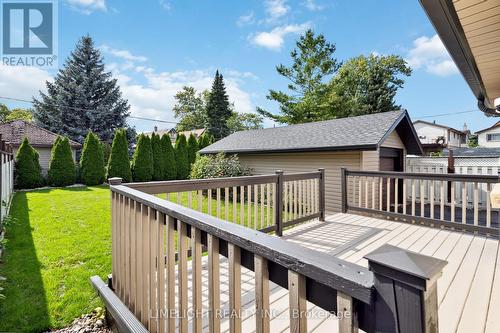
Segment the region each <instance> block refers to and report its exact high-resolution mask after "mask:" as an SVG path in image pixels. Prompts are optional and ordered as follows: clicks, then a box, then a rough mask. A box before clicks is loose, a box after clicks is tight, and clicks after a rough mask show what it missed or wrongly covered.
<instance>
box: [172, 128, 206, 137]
mask: <svg viewBox="0 0 500 333" xmlns="http://www.w3.org/2000/svg"><path fill="white" fill-rule="evenodd" d="M203 133H205V128H198V129H194V130H191V131H182V132H179V133H177V134H178V135H184V136H186V138H188V137H189V136H190V135H191V134H194V136H195V137H197V138H199V137H200V136H202V135H203Z"/></svg>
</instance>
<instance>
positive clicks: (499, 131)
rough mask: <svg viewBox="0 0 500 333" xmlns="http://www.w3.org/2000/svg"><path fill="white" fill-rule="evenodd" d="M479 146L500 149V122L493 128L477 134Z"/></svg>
mask: <svg viewBox="0 0 500 333" xmlns="http://www.w3.org/2000/svg"><path fill="white" fill-rule="evenodd" d="M476 135H477V144H478V145H479V146H480V147H488V148H500V121H498V122H496V123H495V124H494V125H493V126H490V127H488V128H485V129H482V130H480V131H477V132H476Z"/></svg>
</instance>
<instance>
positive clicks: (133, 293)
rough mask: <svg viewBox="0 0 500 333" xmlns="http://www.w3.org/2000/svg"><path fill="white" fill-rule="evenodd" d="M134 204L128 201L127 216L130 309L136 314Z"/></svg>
mask: <svg viewBox="0 0 500 333" xmlns="http://www.w3.org/2000/svg"><path fill="white" fill-rule="evenodd" d="M135 205H136V202H135V201H133V200H132V199H130V202H129V209H130V210H129V212H130V215H129V218H130V236H129V240H130V291H129V295H130V310H131V311H132V312H133V313H135V314H136V315H137V309H136V308H137V306H136V291H137V276H136V273H137V269H136V260H135V259H136V257H135V254H136V253H137V248H136V245H137V243H136V240H137V237H136V235H137V230H136V226H137V223H136V214H135Z"/></svg>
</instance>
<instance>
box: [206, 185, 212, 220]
mask: <svg viewBox="0 0 500 333" xmlns="http://www.w3.org/2000/svg"><path fill="white" fill-rule="evenodd" d="M207 214H208V215H212V216H213V213H212V190H211V189H208V190H207Z"/></svg>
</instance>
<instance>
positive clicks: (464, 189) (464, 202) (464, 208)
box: [462, 182, 467, 224]
mask: <svg viewBox="0 0 500 333" xmlns="http://www.w3.org/2000/svg"><path fill="white" fill-rule="evenodd" d="M466 223H467V186H466V183H465V182H462V224H466Z"/></svg>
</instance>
